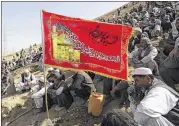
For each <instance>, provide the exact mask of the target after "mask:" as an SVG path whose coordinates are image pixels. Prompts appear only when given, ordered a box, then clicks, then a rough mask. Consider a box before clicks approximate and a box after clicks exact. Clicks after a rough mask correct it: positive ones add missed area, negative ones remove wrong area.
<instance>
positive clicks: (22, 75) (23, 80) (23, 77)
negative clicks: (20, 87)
mask: <svg viewBox="0 0 179 126" xmlns="http://www.w3.org/2000/svg"><path fill="white" fill-rule="evenodd" d="M21 77H22V82H23V83H25V82H26V80H25V76H24V74H21ZM30 81H32V74H31V75H30Z"/></svg>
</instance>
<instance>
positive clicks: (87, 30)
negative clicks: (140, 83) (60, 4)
mask: <svg viewBox="0 0 179 126" xmlns="http://www.w3.org/2000/svg"><path fill="white" fill-rule="evenodd" d="M42 23H43V24H42V27H43V36H44V40H43V44H44V49H45V50H44V64H45V65H51V66H54V67H59V68H65V69H70V70H85V71H91V72H94V73H97V74H100V75H103V76H106V77H111V78H116V79H123V80H127V78H128V77H127V72H128V71H127V70H128V61H127V53H128V40H129V38H130V37H131V34H132V27H129V26H124V25H120V24H109V23H103V22H95V21H89V20H84V19H79V18H72V17H67V16H62V15H57V14H54V13H49V12H46V11H42Z"/></svg>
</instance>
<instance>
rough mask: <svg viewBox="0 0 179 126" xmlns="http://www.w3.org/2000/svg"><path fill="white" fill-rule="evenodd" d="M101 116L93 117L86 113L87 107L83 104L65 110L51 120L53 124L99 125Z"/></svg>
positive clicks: (60, 125) (65, 125)
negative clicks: (62, 113)
mask: <svg viewBox="0 0 179 126" xmlns="http://www.w3.org/2000/svg"><path fill="white" fill-rule="evenodd" d="M101 121H102V116H100V117H93V116H92V115H91V114H88V108H87V107H85V106H80V107H75V108H72V109H71V110H69V111H67V112H66V113H65V114H64V115H63V116H61V118H55V119H54V120H52V122H53V124H55V125H54V126H74V125H77V126H94V125H99V124H100V123H101Z"/></svg>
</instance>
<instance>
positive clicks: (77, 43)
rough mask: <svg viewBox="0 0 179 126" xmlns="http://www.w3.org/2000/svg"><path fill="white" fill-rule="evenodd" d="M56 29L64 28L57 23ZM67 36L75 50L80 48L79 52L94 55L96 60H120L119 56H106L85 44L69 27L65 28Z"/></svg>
mask: <svg viewBox="0 0 179 126" xmlns="http://www.w3.org/2000/svg"><path fill="white" fill-rule="evenodd" d="M57 26H58V29H61V28H64V27H65V26H63V25H60V24H58V25H57ZM66 31H68V32H67V36H66V39H67V40H70V41H72V46H73V48H74V49H76V50H80V52H81V53H83V54H87V55H88V56H89V57H95V58H97V59H98V60H105V61H111V62H115V63H119V62H120V56H110V55H109V56H108V55H106V54H104V53H102V52H98V51H96V50H94V49H93V48H90V47H89V46H86V45H85V44H84V43H83V42H81V41H79V40H78V36H77V35H76V34H74V33H73V32H72V31H71V30H70V29H68V28H66Z"/></svg>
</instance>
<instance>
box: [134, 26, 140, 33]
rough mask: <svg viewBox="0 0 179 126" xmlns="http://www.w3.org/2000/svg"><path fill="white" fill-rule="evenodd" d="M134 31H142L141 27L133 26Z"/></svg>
mask: <svg viewBox="0 0 179 126" xmlns="http://www.w3.org/2000/svg"><path fill="white" fill-rule="evenodd" d="M134 30H135V31H139V32H140V33H142V29H140V28H139V27H136V28H134Z"/></svg>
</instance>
